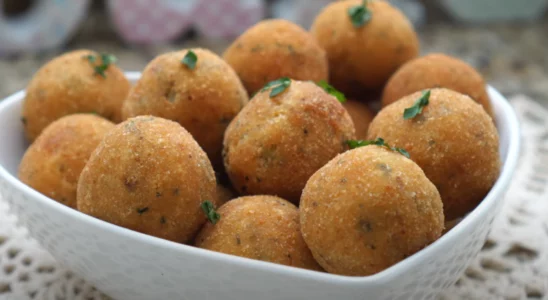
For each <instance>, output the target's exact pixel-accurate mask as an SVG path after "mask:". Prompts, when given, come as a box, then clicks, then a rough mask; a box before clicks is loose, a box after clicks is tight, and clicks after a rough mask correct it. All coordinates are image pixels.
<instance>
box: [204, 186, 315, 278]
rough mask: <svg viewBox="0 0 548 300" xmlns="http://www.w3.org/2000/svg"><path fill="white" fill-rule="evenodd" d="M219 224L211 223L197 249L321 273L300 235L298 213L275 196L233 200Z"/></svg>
mask: <svg viewBox="0 0 548 300" xmlns="http://www.w3.org/2000/svg"><path fill="white" fill-rule="evenodd" d="M217 212H218V213H219V215H220V216H221V218H220V220H219V222H217V223H216V224H212V223H210V222H208V223H207V224H206V225H205V226H204V228H203V229H202V230H201V231H200V233H199V234H198V236H197V238H196V246H197V247H200V248H203V249H208V250H212V251H217V252H222V253H226V254H232V255H237V256H242V257H247V258H251V259H256V260H262V261H267V262H272V263H277V264H282V265H287V266H292V267H297V268H304V269H310V270H321V267H320V266H319V265H318V263H317V262H316V261H315V260H314V258H313V257H312V254H311V253H310V250H309V249H308V247H307V246H306V244H305V242H304V240H303V238H302V235H301V231H300V225H299V210H298V209H297V207H295V205H293V204H291V203H289V202H288V201H286V200H284V199H281V198H278V197H274V196H247V197H240V198H237V199H234V200H232V201H230V202H228V203H226V204H225V205H223V206H221V208H219V209H218V210H217Z"/></svg>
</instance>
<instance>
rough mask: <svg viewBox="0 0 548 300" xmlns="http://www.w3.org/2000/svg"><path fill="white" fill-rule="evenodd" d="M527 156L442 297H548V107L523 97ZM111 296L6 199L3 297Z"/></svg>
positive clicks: (1, 209)
mask: <svg viewBox="0 0 548 300" xmlns="http://www.w3.org/2000/svg"><path fill="white" fill-rule="evenodd" d="M511 102H512V104H513V106H514V107H515V109H516V111H517V113H518V116H519V118H520V121H521V126H522V128H521V130H522V138H523V143H522V145H523V148H522V157H521V158H520V164H519V167H518V169H517V170H516V174H515V175H514V180H513V182H512V184H511V186H510V188H509V190H508V193H507V195H506V202H505V204H504V207H503V209H502V211H501V214H500V215H499V216H498V217H497V219H496V220H495V222H494V224H493V229H492V231H491V233H490V234H489V238H488V241H487V242H486V244H485V246H484V248H483V250H482V251H481V253H480V255H479V256H478V257H477V259H476V260H475V261H474V262H473V263H472V265H471V266H470V267H469V268H468V269H467V270H466V272H465V274H464V275H463V276H462V278H461V279H460V280H459V281H458V282H457V284H456V285H455V286H453V287H451V288H449V289H448V290H447V291H446V292H445V294H444V295H443V296H442V298H443V299H448V300H452V299H478V300H479V299H482V300H483V299H504V300H506V299H508V300H514V299H516V300H517V299H548V110H546V109H544V108H543V107H541V106H540V105H539V104H537V103H535V102H533V101H532V100H530V99H528V98H526V97H524V96H518V97H514V98H513V99H512V100H511ZM14 299H16V300H28V299H40V300H42V299H43V300H73V299H78V300H98V299H101V300H103V299H109V298H108V297H107V296H105V295H103V294H101V293H100V292H99V291H97V290H96V289H94V288H93V287H92V286H91V285H90V284H88V283H86V282H85V281H84V280H82V279H81V278H79V277H77V276H75V275H74V274H72V273H71V272H70V271H69V270H66V269H65V268H63V267H62V266H60V265H59V264H58V263H57V262H56V261H55V260H54V259H53V258H52V257H51V256H50V255H49V254H48V253H47V252H45V251H44V250H42V249H41V248H40V246H39V245H38V243H37V242H36V241H35V240H33V239H32V238H30V237H29V236H28V231H27V230H26V229H24V228H22V227H20V226H19V225H17V218H16V217H15V216H14V215H12V214H10V213H9V212H8V206H7V204H6V203H5V202H4V201H3V200H2V199H0V300H14Z"/></svg>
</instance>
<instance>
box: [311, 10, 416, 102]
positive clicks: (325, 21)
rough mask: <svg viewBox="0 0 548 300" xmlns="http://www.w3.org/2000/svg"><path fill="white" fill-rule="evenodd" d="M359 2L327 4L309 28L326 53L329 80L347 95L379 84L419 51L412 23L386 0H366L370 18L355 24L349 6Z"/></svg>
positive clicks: (359, 92)
mask: <svg viewBox="0 0 548 300" xmlns="http://www.w3.org/2000/svg"><path fill="white" fill-rule="evenodd" d="M362 3H363V1H362V0H347V1H336V2H333V3H331V4H329V5H328V6H326V7H325V8H324V9H323V10H322V12H320V14H319V15H318V16H317V17H316V19H315V20H314V24H313V25H312V29H311V33H312V35H313V36H314V37H315V38H316V40H317V41H318V43H319V44H320V46H321V47H322V48H323V49H325V51H326V53H327V58H328V61H329V73H330V74H329V78H330V79H329V81H330V83H331V84H333V85H334V86H335V87H336V88H338V89H339V90H341V91H343V92H344V93H345V94H347V95H350V96H359V95H361V94H362V93H364V92H365V91H368V90H375V89H379V88H381V87H382V86H383V85H384V84H385V83H386V81H387V80H388V78H389V77H390V75H392V74H393V73H394V72H395V71H396V70H397V69H398V68H399V67H400V66H401V65H402V64H404V63H405V62H407V61H408V60H410V59H412V58H414V57H416V56H417V55H418V54H419V40H418V37H417V34H416V33H415V31H414V29H413V26H412V25H411V23H410V22H409V20H408V19H407V18H406V17H405V16H404V15H403V14H402V13H401V12H400V11H399V10H398V9H396V8H394V7H393V6H391V5H390V4H389V3H388V2H386V1H371V2H369V1H368V2H367V9H368V10H369V11H370V13H371V19H370V20H369V21H368V22H366V23H365V24H363V25H362V26H361V27H355V26H354V25H353V23H352V20H351V18H350V16H349V9H351V8H352V7H356V6H360V5H362Z"/></svg>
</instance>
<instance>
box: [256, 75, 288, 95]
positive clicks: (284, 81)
mask: <svg viewBox="0 0 548 300" xmlns="http://www.w3.org/2000/svg"><path fill="white" fill-rule="evenodd" d="M290 85H291V79H289V78H288V77H282V78H280V79H277V80H274V81H271V82H269V83H267V84H266V85H265V86H264V87H263V88H262V89H261V92H264V91H266V90H268V89H270V88H272V90H271V91H270V97H276V96H278V95H279V94H281V93H283V92H284V91H285V90H286V89H287V88H288V87H289V86H290Z"/></svg>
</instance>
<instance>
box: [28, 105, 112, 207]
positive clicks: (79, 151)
mask: <svg viewBox="0 0 548 300" xmlns="http://www.w3.org/2000/svg"><path fill="white" fill-rule="evenodd" d="M113 128H114V123H112V122H110V121H108V120H106V119H103V118H101V117H98V116H95V115H92V114H74V115H69V116H65V117H61V118H60V119H58V120H56V121H54V122H53V123H51V124H49V125H48V126H47V127H46V128H45V129H44V130H43V132H42V133H41V134H40V136H38V138H37V139H36V141H34V143H32V144H31V145H30V147H29V148H28V149H27V151H26V152H25V155H24V156H23V159H22V160H21V164H20V165H19V179H20V180H21V181H22V182H24V183H26V184H27V185H29V186H30V187H32V188H33V189H35V190H37V191H38V192H40V193H42V194H44V195H46V196H48V197H50V198H51V199H54V200H56V201H58V202H60V203H63V204H65V205H67V206H69V207H72V208H76V186H77V185H78V178H79V177H80V173H81V172H82V169H83V168H84V166H85V165H86V162H87V161H88V159H89V157H90V156H91V153H92V152H93V150H95V148H96V147H97V145H99V142H101V140H102V139H103V136H104V135H105V134H106V133H107V132H108V131H109V130H111V129H113Z"/></svg>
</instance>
